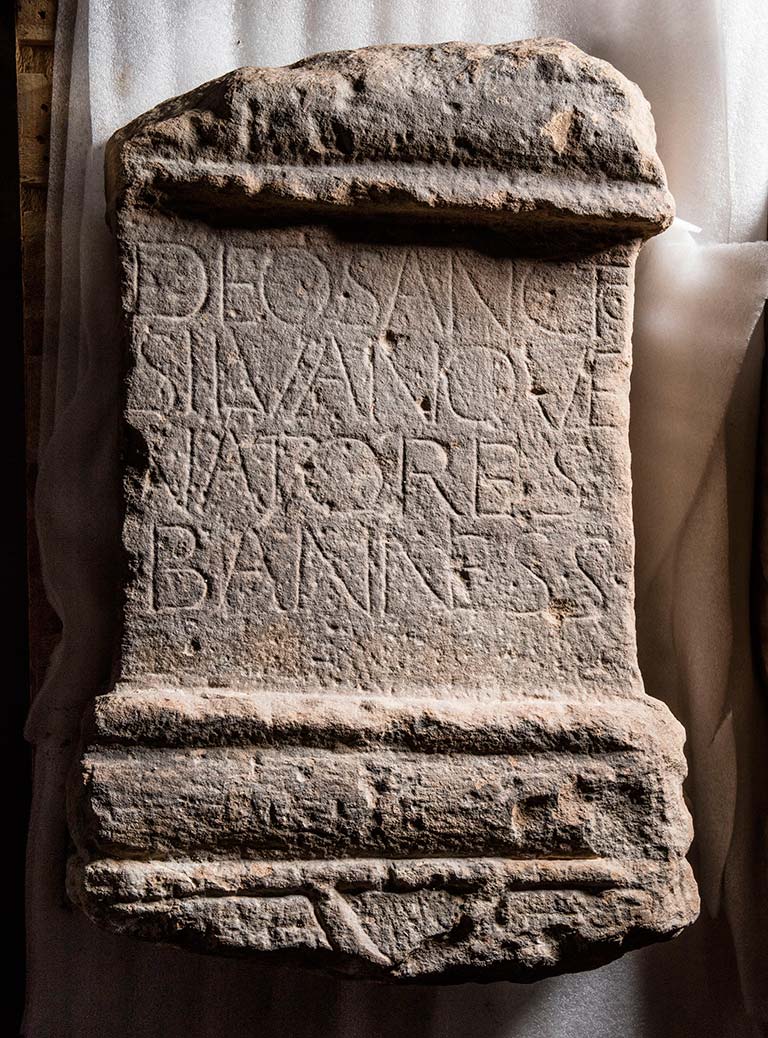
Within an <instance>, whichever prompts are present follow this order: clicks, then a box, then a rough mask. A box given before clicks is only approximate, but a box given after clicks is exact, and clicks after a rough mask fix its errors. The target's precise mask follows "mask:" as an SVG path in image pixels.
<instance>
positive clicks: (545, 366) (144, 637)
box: [70, 41, 696, 981]
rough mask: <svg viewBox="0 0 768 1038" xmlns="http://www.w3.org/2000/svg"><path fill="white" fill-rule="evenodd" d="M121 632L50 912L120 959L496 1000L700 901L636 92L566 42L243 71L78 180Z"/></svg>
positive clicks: (661, 195)
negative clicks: (62, 880)
mask: <svg viewBox="0 0 768 1038" xmlns="http://www.w3.org/2000/svg"><path fill="white" fill-rule="evenodd" d="M107 194H108V200H109V219H110V222H111V225H112V227H113V229H114V230H115V233H116V235H117V239H118V247H119V260H120V271H121V286H122V305H123V311H124V325H125V331H126V340H127V358H128V359H127V373H126V383H125V409H124V420H125V438H124V445H125V450H124V463H125V522H124V529H123V542H124V547H125V555H126V561H127V568H126V579H125V586H124V593H125V605H124V611H123V635H122V641H121V645H120V652H119V658H118V660H117V664H116V670H117V675H118V677H117V682H116V685H115V687H114V689H113V690H112V691H111V692H110V693H108V694H107V695H105V696H103V697H100V698H99V699H98V700H97V701H96V703H95V704H94V707H93V709H92V711H91V712H90V713H89V716H88V718H87V719H86V722H85V727H84V733H85V734H84V741H85V748H84V751H83V757H82V768H81V771H80V781H79V782H76V783H75V784H74V787H73V792H72V797H71V826H72V832H73V836H74V839H75V843H76V845H77V854H76V855H75V856H74V857H73V860H72V863H71V867H70V890H71V892H72V895H73V897H74V898H75V899H76V900H77V901H78V902H79V903H80V904H82V906H83V907H84V908H85V910H86V911H87V912H88V913H89V914H90V915H91V916H92V917H93V918H94V919H96V920H97V921H99V922H100V923H102V924H103V925H105V926H107V927H109V928H111V929H113V930H116V931H118V932H121V933H128V934H133V935H137V936H142V937H146V938H149V939H156V940H163V941H171V942H174V943H179V944H186V945H189V946H192V947H195V948H198V949H203V950H207V951H212V952H225V953H231V952H237V953H249V954H252V955H269V956H271V957H272V958H276V959H286V960H288V961H296V960H300V961H303V962H308V963H315V964H317V965H322V966H326V967H330V968H334V969H340V970H345V971H347V972H349V973H351V974H353V975H357V974H359V975H365V976H375V977H392V978H396V979H400V980H419V979H430V980H447V981H450V980H464V979H472V978H485V979H491V978H495V977H502V976H504V977H509V978H514V979H531V978H535V977H538V976H544V975H546V974H549V973H555V972H561V971H563V970H575V969H584V968H588V967H591V966H594V965H597V964H599V963H600V962H604V961H607V960H608V959H610V958H612V957H615V956H616V955H617V954H620V953H621V951H623V950H626V949H628V948H631V947H635V946H638V945H640V944H643V943H647V942H648V941H651V940H655V939H660V938H665V937H669V936H672V935H674V934H675V933H676V932H678V931H679V930H680V929H681V928H682V927H683V926H684V925H686V923H687V922H689V921H690V920H691V919H692V918H693V916H694V915H695V912H696V894H695V887H694V885H693V881H692V878H691V873H690V869H689V866H688V864H687V862H686V860H685V852H686V849H687V846H688V843H689V841H690V825H689V820H688V816H687V813H686V811H685V807H684V804H683V800H682V792H681V783H682V779H683V776H684V771H685V767H684V758H683V755H682V733H681V730H680V728H679V726H678V725H677V724H676V722H675V721H674V720H673V719H672V717H671V715H670V714H669V712H668V711H667V710H666V708H664V707H662V706H661V704H659V703H657V702H655V701H653V700H650V699H648V698H647V697H646V696H645V693H644V691H643V686H642V680H641V677H640V673H639V670H638V666H637V655H636V648H635V635H634V612H633V574H632V566H633V535H632V523H631V493H630V492H631V485H630V468H629V462H630V458H629V449H628V442H627V424H628V391H629V373H630V365H631V345H630V333H631V317H632V291H633V272H634V262H635V258H636V254H637V251H638V248H639V245H640V242H641V240H642V239H643V238H645V237H647V236H649V235H650V234H652V233H655V232H656V231H658V230H660V229H662V228H663V227H664V226H666V224H667V223H668V222H669V220H670V219H671V214H672V203H671V198H670V196H669V194H668V192H667V189H666V184H665V180H664V174H663V170H662V168H661V165H660V163H659V161H658V159H657V157H656V155H655V151H654V135H653V124H652V120H651V118H650V112H649V109H648V106H647V103H646V102H645V100H644V99H643V98H642V95H641V94H640V92H639V90H638V89H637V87H635V86H634V85H633V84H630V83H628V81H626V80H625V79H624V78H623V77H622V76H621V75H620V74H619V73H617V72H616V71H615V70H614V69H612V68H610V66H608V65H606V64H605V63H604V62H599V61H597V60H596V59H593V58H590V57H588V56H587V55H585V54H583V53H582V52H581V51H579V50H577V49H576V48H575V47H573V46H571V45H570V44H566V43H562V42H560V41H526V42H523V43H518V44H509V45H499V46H495V47H481V46H473V45H467V44H443V45H439V46H435V47H410V46H408V47H376V48H369V49H365V50H361V51H352V52H346V53H341V54H330V55H320V56H317V57H315V58H311V59H308V60H307V61H305V62H300V63H299V64H298V65H296V66H292V67H291V68H288V69H261V70H260V69H241V70H239V71H237V72H233V73H231V74H229V75H227V76H225V77H223V78H222V79H220V80H217V81H215V82H214V83H210V84H206V85H204V86H203V87H200V88H199V89H198V90H196V91H193V92H192V93H190V94H187V95H185V96H184V97H181V98H176V99H174V100H172V101H169V102H166V103H165V104H163V105H160V106H159V107H158V108H156V109H154V110H153V111H152V112H149V113H147V114H146V115H145V116H142V117H141V118H140V119H138V120H136V121H135V122H134V123H132V124H131V125H130V126H128V127H126V128H125V129H124V130H121V131H120V132H119V133H118V134H116V135H115V137H114V138H113V139H112V141H111V142H110V145H109V148H108V160H107Z"/></svg>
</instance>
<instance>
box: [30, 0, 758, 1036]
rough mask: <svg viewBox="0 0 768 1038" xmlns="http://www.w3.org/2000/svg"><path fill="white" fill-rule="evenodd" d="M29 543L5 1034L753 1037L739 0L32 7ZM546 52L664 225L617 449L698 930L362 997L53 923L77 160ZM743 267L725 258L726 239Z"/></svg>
mask: <svg viewBox="0 0 768 1038" xmlns="http://www.w3.org/2000/svg"><path fill="white" fill-rule="evenodd" d="M59 19H60V21H59V27H58V32H57V42H56V61H55V76H56V81H55V94H54V111H53V142H52V145H53V146H52V152H51V155H52V158H51V163H52V167H51V191H50V210H49V226H48V243H47V249H48V254H47V259H48V279H47V285H46V293H47V296H46V320H47V332H46V339H47V353H46V358H45V372H44V373H45V387H44V394H43V406H42V413H41V415H40V423H41V440H42V444H43V452H42V463H41V468H40V479H39V490H38V516H39V535H40V541H41V549H42V555H43V565H44V575H45V580H46V586H47V588H48V592H49V595H50V598H51V601H52V603H53V605H54V607H55V608H56V610H57V612H58V613H59V615H60V617H61V619H62V621H63V639H62V642H61V644H60V646H59V647H58V649H57V651H56V653H55V657H54V659H53V661H52V664H51V668H50V671H49V674H48V678H47V681H46V683H45V686H44V688H43V690H42V691H41V693H40V695H39V696H38V698H37V700H36V701H35V703H34V704H33V708H32V711H31V716H30V721H29V728H28V732H29V737H30V739H31V740H32V741H33V742H34V743H35V746H36V763H35V776H34V804H33V815H32V822H31V832H30V845H29V910H28V918H29V931H30V938H29V966H30V984H29V997H28V1008H27V1015H26V1023H25V1034H26V1035H28V1036H31V1038H69V1036H72V1038H75V1036H77V1038H128V1036H131V1038H143V1036H161V1035H162V1036H163V1038H174V1036H184V1038H214V1036H216V1038H219V1036H227V1038H238V1036H251V1035H253V1036H265V1038H273V1036H274V1038H278V1036H280V1038H283V1036H288V1038H292V1036H297V1038H309V1036H314V1035H317V1036H323V1038H340V1036H349V1038H352V1036H369V1035H371V1036H373V1035H376V1036H384V1038H389V1036H392V1038H394V1036H405V1038H459V1036H470V1038H471V1036H475V1035H478V1036H483V1038H494V1036H498V1038H513V1036H514V1038H518V1036H520V1038H548V1036H558V1038H559V1036H561V1035H562V1036H565V1035H567V1036H568V1038H582V1036H583V1038H614V1036H622V1038H624V1036H630V1038H632V1036H653V1038H656V1036H658V1038H687V1036H693V1035H695V1036H702V1038H708V1036H711V1038H730V1036H738V1038H742V1036H748V1035H749V1036H751V1035H756V1034H759V1033H761V1022H762V1028H766V1026H768V876H767V875H766V858H767V857H768V847H767V846H766V842H767V837H766V818H767V817H768V803H767V801H768V781H766V780H767V779H768V765H767V764H766V762H765V759H766V753H765V748H766V745H767V743H766V738H767V736H768V725H766V705H767V704H766V697H765V695H764V693H763V691H762V690H761V689H760V688H759V687H758V686H757V685H756V683H755V679H754V667H753V660H752V655H751V647H750V625H749V613H748V606H749V597H748V579H749V565H750V550H751V534H752V508H753V482H754V468H755V466H754V458H755V438H756V424H757V406H758V386H759V377H760V365H761V359H762V348H761V342H762V337H761V334H760V331H759V329H758V331H757V332H756V333H755V334H753V330H754V328H755V324H756V322H757V320H758V317H759V314H760V310H761V307H762V302H763V300H764V298H765V296H766V295H767V294H768V255H767V252H768V249H767V248H766V246H765V245H762V244H755V242H759V241H760V240H761V239H763V238H764V237H765V226H766V202H767V201H768V105H766V103H765V99H766V97H768V5H766V4H765V3H764V0H731V2H729V3H720V2H719V0H559V2H555V3H547V2H545V0H520V2H518V3H512V2H507V3H504V2H501V0H465V2H454V0H443V2H439V0H427V2H419V0H416V2H414V0H378V2H376V0H359V2H353V0H347V2H346V3H342V2H341V0H315V2H308V3H304V2H303V0H281V2H278V3H269V2H267V0H253V2H250V3H248V2H247V0H79V2H78V0H61V2H60V15H59ZM534 35H556V36H562V37H566V38H568V39H571V40H573V42H575V43H577V44H578V45H579V46H581V47H583V48H584V49H585V50H587V51H589V52H591V53H593V54H596V55H598V56H600V57H603V58H606V59H608V60H609V61H611V62H613V63H614V64H615V65H616V66H617V67H618V68H620V69H621V70H622V71H623V72H624V73H625V74H627V75H628V76H629V77H630V78H632V79H634V80H636V81H637V82H638V83H639V84H640V85H641V87H642V89H643V90H644V92H645V94H646V96H647V97H648V98H649V99H650V101H651V103H652V106H653V109H654V114H655V117H656V123H657V129H658V136H659V152H660V154H661V157H662V159H663V161H664V163H665V165H666V167H667V171H668V174H669V178H670V183H671V187H672V191H673V193H674V194H675V197H676V199H677V203H678V213H679V215H680V216H681V217H683V218H684V219H685V220H686V221H689V222H690V223H691V224H695V225H697V227H698V228H700V231H698V232H695V229H693V230H692V229H691V228H689V227H687V226H686V225H685V224H677V225H676V226H675V227H673V228H672V229H671V230H670V231H669V232H667V234H665V235H664V236H662V237H661V238H659V239H657V240H656V241H654V242H653V243H651V244H650V245H649V246H647V247H646V249H645V250H644V253H643V256H642V257H641V263H640V270H639V280H638V288H637V301H636V332H635V372H634V376H633V390H632V434H631V435H632V447H633V471H634V479H635V522H636V531H637V612H638V635H639V641H640V660H641V665H642V668H643V673H644V677H645V680H646V685H647V688H648V691H649V692H650V693H651V694H653V695H655V696H658V697H659V698H661V699H664V700H666V701H667V702H668V703H669V705H670V706H671V708H672V709H673V710H674V712H675V713H676V714H677V716H678V717H679V718H680V719H681V720H682V721H683V723H684V724H685V725H686V728H687V731H688V754H689V761H690V767H691V776H690V780H689V783H688V795H689V798H690V801H691V806H692V810H693V814H694V822H695V827H696V840H695V844H694V849H693V854H692V859H693V862H694V867H695V869H696V872H697V876H698V879H699V882H700V885H701V890H702V896H703V903H704V907H703V912H702V917H701V919H700V920H699V922H698V923H696V924H695V926H693V927H692V928H691V929H690V930H689V931H688V932H687V933H686V934H685V935H684V936H683V937H681V938H679V939H678V940H677V941H675V942H673V943H671V944H668V945H663V946H656V947H652V948H649V949H647V950H644V951H641V952H635V953H632V954H630V955H628V956H626V957H625V958H624V959H622V960H620V961H618V962H616V963H613V964H612V965H610V966H606V967H604V968H603V969H600V970H597V971H594V972H592V973H586V974H580V975H571V976H566V977H562V978H557V979H553V980H549V981H544V982H541V983H539V984H536V985H532V986H517V985H509V984H503V983H497V984H490V985H486V986H481V985H467V986H460V987H453V988H449V987H436V988H429V989H419V988H408V989H406V988H388V987H385V986H381V985H376V984H371V983H356V982H349V981H345V980H340V979H335V978H331V977H326V976H322V975H315V974H310V973H304V972H291V971H287V970H284V969H270V968H268V967H263V966H258V967H257V966H254V965H252V964H249V963H247V962H243V961H227V960H223V959H212V958H204V957H201V956H195V955H192V954H188V953H184V952H179V951H175V950H172V949H166V948H159V947H153V946H151V945H143V944H139V943H136V942H132V941H129V940H126V939H121V938H118V937H114V936H111V935H108V934H104V933H101V932H99V931H98V930H96V929H95V928H94V927H93V926H92V925H91V924H90V923H89V922H87V921H86V920H85V919H84V918H83V917H82V916H81V915H80V914H79V913H78V912H77V911H75V910H74V909H73V908H72V907H71V906H70V905H69V904H68V903H67V901H66V897H65V894H64V866H65V860H66V854H67V830H66V822H65V816H64V800H63V791H64V781H65V776H66V772H67V768H68V767H69V766H70V764H71V761H72V755H73V753H74V752H75V751H76V741H77V735H78V725H79V718H80V715H81V712H82V709H83V705H84V704H85V703H86V702H87V701H88V699H89V698H90V697H92V696H93V695H94V694H96V693H97V692H99V691H103V690H105V689H106V688H107V687H108V683H109V672H110V662H111V656H112V648H113V639H114V635H115V631H116V621H117V606H118V597H117V594H116V588H117V568H118V565H119V553H118V538H119V526H118V523H119V480H118V458H117V420H116V415H117V402H118V395H119V388H120V387H119V370H120V345H119V336H118V331H117V329H116V327H115V283H114V278H113V273H112V270H113V268H112V258H113V257H112V245H111V241H110V238H109V235H108V233H107V231H106V227H105V224H104V218H103V209H104V204H103V189H102V163H103V148H104V142H105V140H106V139H107V137H108V136H109V134H110V133H111V132H112V131H113V130H114V129H116V128H117V127H118V126H120V125H122V124H123V123H125V122H126V121H128V119H130V118H132V117H133V116H135V115H137V114H139V113H140V112H141V111H143V110H145V109H146V108H149V107H151V106H152V105H153V104H155V103H157V102H159V101H161V100H163V99H164V98H166V97H169V96H171V95H173V94H176V93H179V92H181V91H183V90H187V89H189V88H191V87H193V86H195V85H197V84H198V83H200V82H203V81H205V80H206V79H210V78H213V77H214V76H217V75H220V74H221V73H223V72H225V71H227V70H229V69H231V68H234V67H237V66H238V65H244V64H253V65H278V64H285V63H288V62H291V61H294V60H297V59H298V58H300V57H303V56H304V55H306V54H309V53H312V52H314V51H318V50H329V49H338V48H345V47H356V46H362V45H365V44H371V43H385V42H434V41H439V40H446V39H471V40H476V41H481V42H498V41H501V40H510V39H515V38H520V37H525V36H534ZM749 242H753V244H741V243H749Z"/></svg>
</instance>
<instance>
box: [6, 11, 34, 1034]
mask: <svg viewBox="0 0 768 1038" xmlns="http://www.w3.org/2000/svg"><path fill="white" fill-rule="evenodd" d="M14 8H15V4H14V5H10V4H9V5H5V7H4V8H3V12H2V16H0V96H1V97H2V99H3V103H2V105H0V147H1V148H2V155H3V157H4V169H3V176H2V178H0V195H1V200H0V221H1V222H2V223H1V226H2V243H3V245H2V254H1V255H0V299H1V300H2V302H1V303H0V312H2V315H3V331H4V335H3V339H4V366H3V371H4V379H3V389H4V393H3V396H4V399H3V416H4V418H5V423H6V424H5V433H4V441H3V442H4V445H5V462H4V466H3V475H4V480H3V485H4V490H5V504H4V508H3V518H4V521H5V523H4V525H5V528H6V531H7V540H6V545H5V549H6V567H7V569H5V570H4V576H5V582H4V583H5V594H6V599H5V602H6V611H5V620H4V627H5V633H6V637H7V643H6V645H7V647H8V649H7V651H6V654H5V661H6V665H5V674H6V681H5V687H4V690H3V710H4V718H3V722H2V726H1V727H2V743H1V744H0V746H1V747H2V748H1V749H0V753H1V754H2V761H3V771H4V778H3V788H4V790H5V791H6V793H7V796H6V798H5V808H4V824H3V829H4V837H5V847H6V852H5V855H4V864H5V883H4V896H5V906H4V911H3V917H4V927H3V930H4V941H5V948H6V956H5V961H6V966H5V983H6V988H5V990H6V995H5V997H4V998H3V1000H2V1019H3V1023H2V1026H0V1030H2V1033H3V1034H7V1035H9V1036H10V1035H16V1034H18V1033H19V1026H20V1021H21V1014H22V1008H23V1002H24V943H25V931H24V856H25V842H26V830H27V821H28V815H29V803H30V781H31V760H30V753H29V748H28V747H27V745H26V743H25V742H24V740H23V737H22V729H23V725H24V718H25V716H26V712H27V708H28V705H29V682H28V664H29V655H28V635H27V585H26V566H25V560H26V551H27V537H26V508H25V503H26V495H25V475H26V469H25V454H26V445H25V435H24V342H23V332H22V295H21V236H20V217H19V166H18V150H17V149H18V144H17V124H16V42H15V27H14ZM8 664H10V666H8Z"/></svg>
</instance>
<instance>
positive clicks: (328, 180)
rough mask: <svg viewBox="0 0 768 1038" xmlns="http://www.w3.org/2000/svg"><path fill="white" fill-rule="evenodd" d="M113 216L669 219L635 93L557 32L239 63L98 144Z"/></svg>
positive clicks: (612, 222)
mask: <svg viewBox="0 0 768 1038" xmlns="http://www.w3.org/2000/svg"><path fill="white" fill-rule="evenodd" d="M107 197H108V213H109V218H110V221H111V222H112V223H115V222H117V223H118V224H119V222H120V218H121V213H122V212H123V210H124V209H128V208H130V209H132V210H133V214H134V215H135V207H138V208H139V209H141V208H142V207H145V206H160V207H165V208H169V209H174V210H179V209H182V210H183V209H187V210H188V211H189V212H191V213H193V214H194V215H196V216H198V217H201V218H208V219H211V220H212V221H215V220H216V219H225V220H226V219H237V220H238V221H242V219H243V218H247V216H248V214H249V213H253V214H254V218H258V217H257V215H256V214H257V213H259V212H260V213H261V218H263V214H264V210H265V209H267V210H271V211H273V212H274V210H276V209H282V208H283V207H285V206H289V207H290V206H292V205H293V206H295V205H299V206H301V207H302V209H304V210H305V211H306V209H307V208H310V209H311V208H316V209H317V210H319V211H321V212H325V213H327V212H329V211H330V212H337V213H339V214H342V215H343V214H344V213H345V212H346V211H348V210H350V209H354V213H355V216H356V217H359V216H360V215H362V214H364V213H365V212H366V211H370V212H371V213H372V214H381V213H382V212H393V213H399V214H401V215H403V216H405V217H407V218H411V217H413V216H417V217H419V216H420V217H424V216H426V217H431V218H433V219H434V217H436V216H437V217H442V218H444V219H446V218H447V219H448V220H455V219H460V220H466V221H469V222H472V223H475V222H479V223H492V224H497V225H501V226H504V227H513V228H520V227H523V228H526V229H527V230H528V232H529V233H533V234H541V233H543V232H546V230H547V227H548V226H550V225H556V226H558V227H561V228H562V229H564V230H565V231H566V232H567V231H568V229H572V230H573V231H574V232H576V233H584V232H586V233H588V234H592V235H595V234H596V235H600V234H606V235H608V236H609V237H611V238H613V239H614V240H615V239H622V238H625V239H629V238H647V237H649V236H651V235H652V234H655V233H657V232H658V231H660V230H663V229H664V227H666V226H667V225H668V224H669V222H670V221H671V219H672V215H673V202H672V198H671V196H670V194H669V192H668V190H667V186H666V180H665V176H664V170H663V168H662V165H661V163H660V161H659V159H658V157H657V155H656V152H655V132H654V126H653V119H652V116H651V112H650V107H649V105H648V102H647V101H646V100H645V98H644V97H643V95H642V93H641V91H640V89H639V87H637V86H636V85H635V84H634V83H631V82H630V81H629V80H627V79H626V78H625V77H624V76H622V75H621V74H620V73H619V72H617V71H616V69H614V68H613V67H612V66H611V65H609V64H607V63H606V62H604V61H600V60H598V59H596V58H593V57H590V56H589V55H588V54H585V53H584V52H583V51H581V50H579V49H578V48H577V47H575V46H573V45H572V44H570V43H567V42H564V41H562V40H553V39H535V40H523V41H518V42H515V43H505V44H497V45H494V46H481V45H477V44H469V43H443V44H438V45H434V46H415V45H405V46H380V47H368V48H365V49H362V50H355V51H339V52H335V53H328V54H318V55H316V56H314V57H311V58H307V59H306V60H304V61H300V62H297V63H296V64H295V65H291V66H288V67H285V68H266V69H257V68H241V69H238V70H236V71H234V72H230V73H228V74H227V75H225V76H222V77H221V78H220V79H216V80H213V81H212V82H210V83H207V84H204V85H203V86H201V87H199V88H197V89H196V90H193V91H190V92H189V93H188V94H185V95H183V96H181V97H177V98H174V99H173V100H170V101H167V102H165V103H163V104H160V105H158V106H157V107H156V108H154V109H152V110H151V111H150V112H148V113H146V114H145V115H142V116H141V117H139V118H138V119H136V120H135V121H134V122H132V123H130V124H129V125H128V126H126V127H125V128H123V129H122V130H119V131H118V132H117V133H116V134H115V135H114V136H113V137H112V139H111V141H110V142H109V145H108V150H107Z"/></svg>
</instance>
